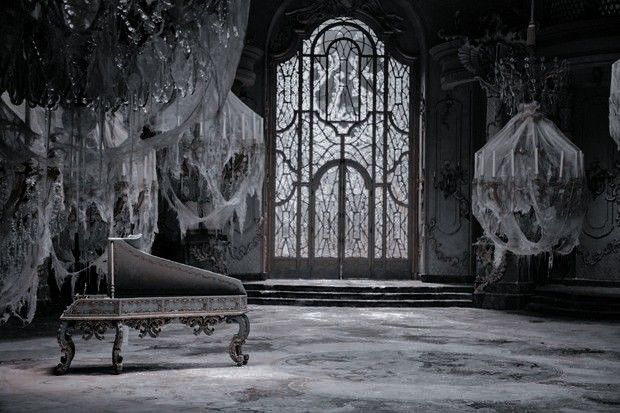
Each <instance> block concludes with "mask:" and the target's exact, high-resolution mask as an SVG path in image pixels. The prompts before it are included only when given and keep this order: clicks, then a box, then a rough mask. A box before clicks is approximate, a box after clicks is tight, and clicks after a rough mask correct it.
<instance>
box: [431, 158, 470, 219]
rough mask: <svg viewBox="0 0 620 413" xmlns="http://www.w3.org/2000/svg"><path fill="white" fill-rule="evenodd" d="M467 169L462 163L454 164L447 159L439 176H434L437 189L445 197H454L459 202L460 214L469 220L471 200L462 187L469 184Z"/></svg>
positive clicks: (434, 184)
mask: <svg viewBox="0 0 620 413" xmlns="http://www.w3.org/2000/svg"><path fill="white" fill-rule="evenodd" d="M467 184H468V182H467V179H466V171H465V169H464V168H463V167H462V166H461V164H460V163H457V164H456V165H453V164H452V163H451V162H449V161H445V162H444V163H443V166H442V167H441V170H440V171H439V176H438V177H437V176H433V186H434V187H435V189H437V190H439V191H441V192H442V193H443V196H444V199H448V198H449V197H451V196H452V197H454V198H455V199H456V200H457V202H458V204H459V215H460V216H461V218H465V219H467V220H469V215H470V214H469V213H470V201H469V198H468V197H467V196H465V194H463V191H462V190H461V187H463V186H464V185H467Z"/></svg>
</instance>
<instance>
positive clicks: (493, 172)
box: [491, 151, 495, 178]
mask: <svg viewBox="0 0 620 413" xmlns="http://www.w3.org/2000/svg"><path fill="white" fill-rule="evenodd" d="M492 166H493V171H492V172H491V173H492V174H493V178H495V151H493V165H492Z"/></svg>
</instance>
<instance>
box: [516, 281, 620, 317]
mask: <svg viewBox="0 0 620 413" xmlns="http://www.w3.org/2000/svg"><path fill="white" fill-rule="evenodd" d="M527 308H528V310H531V311H535V312H538V313H544V314H553V315H560V316H569V317H580V318H592V319H613V320H620V288H614V287H608V286H596V287H594V286H587V285H561V284H550V285H546V286H542V287H538V288H536V291H535V292H534V294H533V296H532V298H531V299H530V303H529V304H528V306H527Z"/></svg>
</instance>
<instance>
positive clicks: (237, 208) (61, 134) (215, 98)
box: [0, 0, 264, 321]
mask: <svg viewBox="0 0 620 413" xmlns="http://www.w3.org/2000/svg"><path fill="white" fill-rule="evenodd" d="M248 9H249V2H247V1H245V0H232V1H231V2H230V10H229V13H231V18H230V19H228V20H227V23H226V24H230V25H231V26H232V29H234V30H230V31H227V32H231V33H235V34H236V35H234V36H231V37H230V38H226V39H225V41H222V39H221V37H220V36H219V33H221V31H220V32H218V31H216V30H212V29H211V28H212V27H213V26H214V25H215V24H221V21H220V20H217V16H211V15H207V16H205V22H204V28H205V29H204V33H203V34H204V38H205V44H204V51H203V52H204V53H206V55H207V58H208V59H209V60H210V62H211V64H209V65H208V67H209V70H210V72H209V73H207V75H206V76H203V77H201V78H200V79H199V80H198V81H197V82H196V87H195V90H194V91H193V93H191V94H187V95H186V96H182V94H178V95H177V97H176V98H175V99H173V100H172V101H171V102H167V103H158V102H156V101H155V100H151V101H149V102H148V103H147V104H146V105H144V106H142V107H141V106H139V105H135V104H134V105H132V104H131V103H132V102H130V105H128V106H126V107H124V108H123V109H121V110H118V111H116V112H108V113H104V112H96V111H93V110H90V109H66V108H64V109H63V108H62V107H61V108H58V109H57V110H54V111H48V110H45V109H42V108H38V107H36V108H25V106H24V105H22V106H15V105H12V104H11V103H10V102H9V99H8V98H7V96H3V97H2V101H1V102H0V159H1V163H0V208H1V209H0V213H1V214H2V216H1V218H2V219H1V223H0V312H2V315H1V316H0V320H2V319H4V320H6V319H7V318H8V317H9V316H10V315H15V316H16V317H20V318H22V319H23V320H26V321H29V320H31V319H32V317H33V316H34V310H35V304H36V295H37V284H38V280H39V276H38V273H39V267H40V266H41V264H43V263H44V262H45V260H46V259H48V258H49V259H50V260H51V266H52V268H53V270H54V274H55V276H56V281H57V283H58V285H61V284H62V283H63V282H64V281H65V280H67V277H69V279H71V281H72V282H73V283H75V280H76V277H75V275H76V274H78V273H80V272H85V271H89V270H90V269H93V268H94V269H96V270H97V271H98V273H99V274H103V272H104V268H105V267H106V262H105V261H106V258H107V254H106V251H105V248H106V239H107V237H108V236H126V235H129V234H132V233H134V234H137V233H142V235H143V236H142V245H141V247H142V249H144V250H149V249H150V247H151V245H152V243H153V239H154V236H155V233H156V232H157V217H158V194H159V193H160V191H161V193H162V195H163V196H164V197H165V199H166V200H167V201H168V202H169V203H170V205H171V206H172V207H173V210H174V211H175V212H176V214H177V216H178V219H179V224H180V227H181V229H182V232H183V233H184V231H185V230H186V229H188V228H192V227H195V226H197V225H198V224H199V223H205V224H206V225H207V226H208V227H210V228H215V229H222V230H224V229H229V228H230V227H231V226H232V225H231V223H233V225H235V224H236V225H239V226H240V228H241V229H242V228H243V224H244V222H245V211H246V201H247V197H248V196H254V195H256V196H259V197H260V194H261V188H262V180H263V171H264V167H263V163H264V146H263V145H264V144H263V127H262V119H261V118H260V117H259V116H258V115H256V114H255V113H254V112H253V111H252V110H250V109H249V108H248V107H247V106H246V105H244V104H243V103H242V102H241V101H240V100H239V99H238V98H237V97H235V96H234V95H233V94H232V93H231V92H230V88H231V86H232V83H233V81H234V77H235V70H234V69H233V70H231V68H236V67H237V65H238V62H239V58H240V55H241V51H242V49H243V40H244V36H245V28H246V25H247V17H248ZM184 70H192V69H191V68H186V67H183V65H178V71H177V72H175V74H176V75H177V76H178V77H179V78H183V76H184V75H185V73H184V72H183V71H184ZM188 177H191V178H192V180H191V182H188ZM189 186H191V187H192V193H200V194H202V196H203V198H206V199H208V202H205V203H202V204H201V203H200V202H194V201H193V200H192V199H191V197H188V196H180V195H182V192H183V191H184V188H185V189H186V188H187V187H189ZM196 188H198V189H196ZM180 192H181V194H180ZM75 245H78V247H79V248H78V249H77V250H79V253H80V255H79V257H74V252H75V251H76V248H75Z"/></svg>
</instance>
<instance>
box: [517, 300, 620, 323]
mask: <svg viewBox="0 0 620 413" xmlns="http://www.w3.org/2000/svg"><path fill="white" fill-rule="evenodd" d="M527 309H528V310H530V311H533V312H536V313H541V314H550V315H558V316H565V317H574V318H588V319H595V320H602V319H605V320H620V311H608V310H603V309H601V310H587V309H582V308H568V307H558V306H555V305H549V304H547V303H542V302H531V303H529V304H528V306H527Z"/></svg>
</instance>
